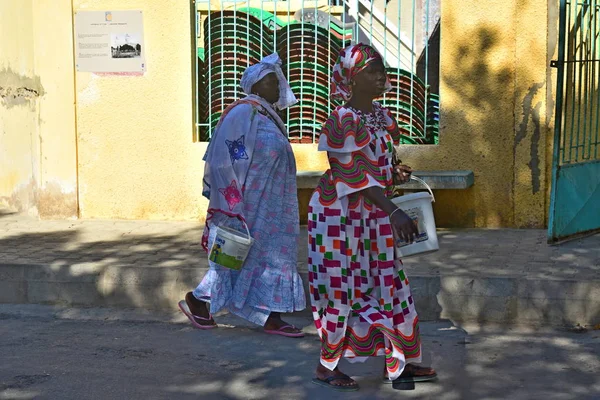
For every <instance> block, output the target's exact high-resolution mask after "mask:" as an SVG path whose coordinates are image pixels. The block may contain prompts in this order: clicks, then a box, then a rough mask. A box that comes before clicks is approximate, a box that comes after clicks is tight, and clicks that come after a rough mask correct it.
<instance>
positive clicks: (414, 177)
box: [410, 175, 435, 203]
mask: <svg viewBox="0 0 600 400" xmlns="http://www.w3.org/2000/svg"><path fill="white" fill-rule="evenodd" d="M410 179H411V180H413V181H417V182H419V183H420V184H422V185H423V186H425V187H426V188H427V190H428V191H429V194H430V195H431V202H432V203H435V196H434V195H433V191H432V190H431V188H430V187H429V185H428V184H427V182H425V181H424V180H423V179H421V178H419V177H417V176H414V175H411V176H410Z"/></svg>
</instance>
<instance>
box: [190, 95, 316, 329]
mask: <svg viewBox="0 0 600 400" xmlns="http://www.w3.org/2000/svg"><path fill="white" fill-rule="evenodd" d="M267 107H270V106H269V105H265V104H262V103H261V101H260V99H259V98H257V97H254V96H249V97H248V98H247V99H246V100H244V101H241V102H239V103H237V104H236V105H234V106H232V107H230V108H229V109H228V110H227V112H226V115H224V116H223V118H222V124H221V125H220V126H219V128H218V132H219V133H218V135H216V136H215V137H213V139H212V140H213V141H214V142H213V143H212V144H211V145H213V146H215V147H214V151H215V156H214V157H213V161H212V165H209V166H207V168H208V167H210V171H211V172H210V174H211V175H210V178H211V182H210V185H209V184H206V183H205V186H207V187H209V188H210V198H211V204H219V202H220V203H221V208H220V209H217V208H209V218H208V222H207V226H208V227H214V226H216V225H221V224H223V225H226V226H234V227H235V228H237V229H239V230H241V229H242V227H241V226H240V225H238V224H239V222H238V219H237V218H232V217H233V216H236V217H239V218H241V219H243V220H245V221H246V223H247V224H248V227H249V228H250V234H251V235H252V237H253V238H254V239H255V242H254V244H253V246H252V248H251V250H250V253H249V255H248V258H247V259H246V261H245V263H244V266H243V267H242V269H241V270H240V271H234V270H231V269H228V268H224V267H221V266H219V265H217V264H215V263H213V262H212V261H210V260H209V266H210V267H209V271H208V273H207V274H206V276H205V277H204V279H203V280H202V282H201V283H200V284H199V285H198V287H197V288H196V289H195V290H194V292H193V295H194V297H196V298H197V299H200V300H204V301H209V302H210V312H211V313H213V314H214V313H216V312H218V311H220V310H222V309H228V310H229V311H230V312H232V313H233V314H236V315H238V316H240V317H242V318H245V319H247V320H248V321H251V322H253V323H255V324H258V325H261V326H262V325H264V324H265V322H266V321H267V318H268V317H269V314H270V313H271V312H293V311H299V310H302V309H304V308H305V306H306V298H305V294H304V289H303V285H302V278H301V277H300V275H299V274H298V271H297V260H298V235H299V217H298V197H297V191H296V163H295V159H294V154H293V152H292V148H291V145H290V143H289V141H288V138H287V136H285V134H284V131H283V129H284V127H283V123H282V122H281V121H280V120H279V121H277V120H276V119H277V116H276V114H274V111H273V110H270V109H268V108H267ZM217 154H222V156H221V157H219V156H218V155H217ZM240 188H241V190H240ZM213 196H216V197H215V198H213ZM217 201H219V202H217ZM215 231H216V230H215V229H210V230H209V231H208V232H209V233H208V235H207V237H206V238H205V239H207V240H206V242H207V243H205V246H206V247H207V248H211V246H212V241H213V240H214V234H215Z"/></svg>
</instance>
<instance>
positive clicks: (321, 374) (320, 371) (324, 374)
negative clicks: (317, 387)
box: [316, 363, 358, 389]
mask: <svg viewBox="0 0 600 400" xmlns="http://www.w3.org/2000/svg"><path fill="white" fill-rule="evenodd" d="M316 376H317V379H318V380H320V381H322V382H326V383H328V384H329V385H330V386H338V387H341V388H356V389H358V384H357V383H356V381H355V380H354V379H352V378H350V377H349V376H348V375H346V374H344V373H343V372H342V371H340V370H339V368H335V369H334V370H333V371H330V370H329V369H327V368H325V367H324V366H323V365H322V364H321V363H319V365H317V371H316ZM332 378H333V379H332Z"/></svg>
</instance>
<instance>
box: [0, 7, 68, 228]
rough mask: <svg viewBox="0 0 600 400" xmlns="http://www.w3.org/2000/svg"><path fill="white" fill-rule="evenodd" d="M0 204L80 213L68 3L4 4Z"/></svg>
mask: <svg viewBox="0 0 600 400" xmlns="http://www.w3.org/2000/svg"><path fill="white" fill-rule="evenodd" d="M0 17H1V19H0V97H2V99H1V100H0V130H1V132H2V134H1V135H0V203H2V204H3V205H8V206H10V207H12V208H15V209H17V210H19V211H24V212H28V213H30V214H33V215H39V216H40V217H42V218H68V217H76V216H77V170H76V161H75V160H76V154H77V153H76V142H75V110H74V86H73V85H74V80H73V45H72V24H71V6H70V1H54V0H36V1H33V0H4V1H2V2H0Z"/></svg>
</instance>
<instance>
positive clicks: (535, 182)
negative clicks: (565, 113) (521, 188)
mask: <svg viewBox="0 0 600 400" xmlns="http://www.w3.org/2000/svg"><path fill="white" fill-rule="evenodd" d="M541 108H542V102H538V103H537V104H536V105H535V108H534V109H533V111H532V113H531V122H533V135H531V152H530V160H529V164H527V165H528V166H529V169H530V170H531V184H532V192H533V194H536V193H537V192H539V191H540V175H541V170H540V156H539V148H540V137H541V128H540V109H541Z"/></svg>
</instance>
